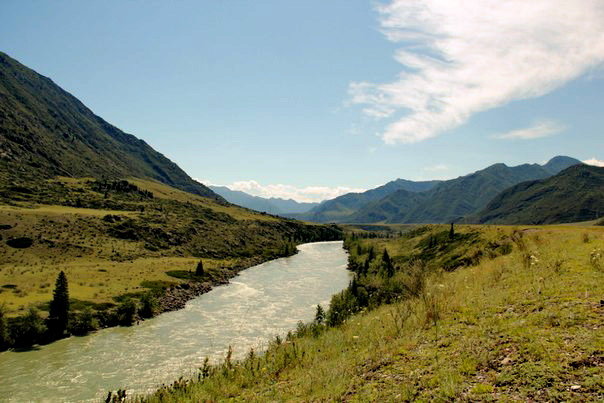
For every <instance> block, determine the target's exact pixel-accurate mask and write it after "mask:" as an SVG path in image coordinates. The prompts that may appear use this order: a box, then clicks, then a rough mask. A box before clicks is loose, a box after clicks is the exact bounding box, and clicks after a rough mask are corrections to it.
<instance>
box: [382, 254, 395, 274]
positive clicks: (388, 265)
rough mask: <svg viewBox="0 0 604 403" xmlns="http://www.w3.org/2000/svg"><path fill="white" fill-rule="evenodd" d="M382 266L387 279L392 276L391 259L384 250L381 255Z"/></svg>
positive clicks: (392, 266)
mask: <svg viewBox="0 0 604 403" xmlns="http://www.w3.org/2000/svg"><path fill="white" fill-rule="evenodd" d="M382 265H383V267H384V271H385V272H386V275H387V276H388V277H392V276H394V265H393V264H392V259H390V255H389V254H388V251H387V250H386V249H384V253H383V254H382Z"/></svg>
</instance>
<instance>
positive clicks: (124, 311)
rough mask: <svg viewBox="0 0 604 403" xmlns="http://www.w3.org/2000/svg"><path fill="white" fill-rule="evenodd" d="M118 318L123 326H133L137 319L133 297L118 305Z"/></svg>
mask: <svg viewBox="0 0 604 403" xmlns="http://www.w3.org/2000/svg"><path fill="white" fill-rule="evenodd" d="M117 318H118V319H117V320H118V323H119V324H120V325H121V326H132V325H133V324H134V321H135V320H136V304H135V303H134V301H132V300H131V299H129V298H128V299H126V300H124V301H123V302H122V303H121V304H120V305H119V306H118V307H117Z"/></svg>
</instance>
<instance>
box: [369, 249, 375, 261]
mask: <svg viewBox="0 0 604 403" xmlns="http://www.w3.org/2000/svg"><path fill="white" fill-rule="evenodd" d="M373 259H375V250H373V246H372V247H371V248H369V256H367V260H369V262H371V261H372V260H373Z"/></svg>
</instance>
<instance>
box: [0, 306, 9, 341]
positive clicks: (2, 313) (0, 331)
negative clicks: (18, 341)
mask: <svg viewBox="0 0 604 403" xmlns="http://www.w3.org/2000/svg"><path fill="white" fill-rule="evenodd" d="M11 344H12V340H11V337H10V333H9V329H8V319H7V318H6V307H5V306H4V305H0V351H4V350H6V349H7V348H9V347H10V346H11Z"/></svg>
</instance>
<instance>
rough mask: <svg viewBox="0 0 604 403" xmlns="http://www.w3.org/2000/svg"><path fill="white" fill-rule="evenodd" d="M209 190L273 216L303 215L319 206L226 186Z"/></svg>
mask: <svg viewBox="0 0 604 403" xmlns="http://www.w3.org/2000/svg"><path fill="white" fill-rule="evenodd" d="M209 188H210V189H212V191H214V192H215V193H216V194H218V195H220V196H222V197H224V198H225V199H226V200H227V201H228V202H230V203H233V204H237V205H239V206H242V207H246V208H249V209H252V210H256V211H260V212H264V213H269V214H273V215H284V216H285V215H288V214H299V213H305V212H307V211H309V210H310V209H312V208H313V207H316V206H318V205H319V203H303V202H297V201H295V200H292V199H281V198H277V197H270V198H264V197H259V196H252V195H250V194H248V193H245V192H242V191H239V190H231V189H229V188H228V187H226V186H209Z"/></svg>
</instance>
